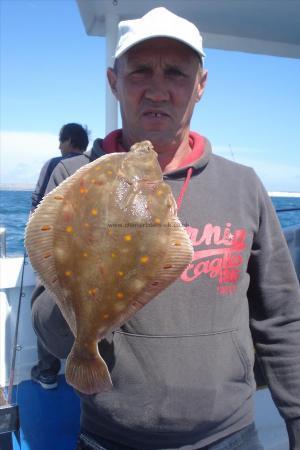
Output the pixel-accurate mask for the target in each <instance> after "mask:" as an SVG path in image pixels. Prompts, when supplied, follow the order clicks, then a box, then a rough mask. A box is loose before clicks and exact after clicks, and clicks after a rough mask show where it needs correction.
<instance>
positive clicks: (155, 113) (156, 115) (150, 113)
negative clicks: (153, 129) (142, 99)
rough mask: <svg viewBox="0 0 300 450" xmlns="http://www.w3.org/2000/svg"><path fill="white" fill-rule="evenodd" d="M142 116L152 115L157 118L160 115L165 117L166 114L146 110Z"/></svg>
mask: <svg viewBox="0 0 300 450" xmlns="http://www.w3.org/2000/svg"><path fill="white" fill-rule="evenodd" d="M143 115H144V116H147V117H153V118H155V119H159V118H161V117H167V116H168V115H167V114H165V113H163V112H156V111H146V112H145V113H144V114H143Z"/></svg>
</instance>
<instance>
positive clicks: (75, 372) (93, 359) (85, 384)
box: [65, 341, 112, 394]
mask: <svg viewBox="0 0 300 450" xmlns="http://www.w3.org/2000/svg"><path fill="white" fill-rule="evenodd" d="M65 377H66V381H67V383H68V384H70V385H72V386H73V387H74V388H75V389H77V390H78V391H80V392H82V393H84V394H96V393H99V392H105V391H109V390H110V389H111V388H112V381H111V377H110V374H109V371H108V368H107V365H106V363H105V361H104V360H103V359H102V358H101V356H100V354H99V352H98V345H97V342H96V343H93V345H91V346H90V348H86V347H85V348H82V346H80V345H79V344H78V342H77V341H75V342H74V345H73V347H72V350H71V352H70V354H69V356H68V358H67V362H66V370H65Z"/></svg>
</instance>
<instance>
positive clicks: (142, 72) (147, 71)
mask: <svg viewBox="0 0 300 450" xmlns="http://www.w3.org/2000/svg"><path fill="white" fill-rule="evenodd" d="M149 72H150V70H149V69H146V67H141V68H139V69H135V70H133V71H132V72H131V73H132V74H133V75H135V74H137V75H139V74H142V75H143V74H147V73H149Z"/></svg>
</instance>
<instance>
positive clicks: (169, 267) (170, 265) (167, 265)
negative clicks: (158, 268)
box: [164, 264, 173, 269]
mask: <svg viewBox="0 0 300 450" xmlns="http://www.w3.org/2000/svg"><path fill="white" fill-rule="evenodd" d="M171 267H173V266H172V264H166V265H165V266H164V269H171Z"/></svg>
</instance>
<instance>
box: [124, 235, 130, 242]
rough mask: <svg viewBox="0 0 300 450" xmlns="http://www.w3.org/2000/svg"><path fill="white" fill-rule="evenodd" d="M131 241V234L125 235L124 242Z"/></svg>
mask: <svg viewBox="0 0 300 450" xmlns="http://www.w3.org/2000/svg"><path fill="white" fill-rule="evenodd" d="M131 240H132V236H131V234H126V235H125V236H124V241H131Z"/></svg>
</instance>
